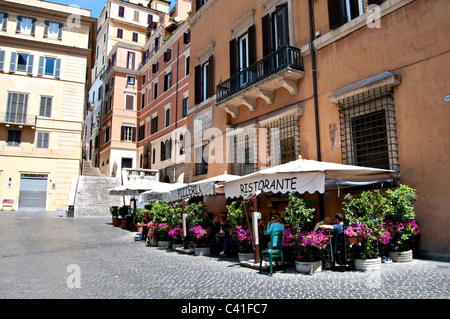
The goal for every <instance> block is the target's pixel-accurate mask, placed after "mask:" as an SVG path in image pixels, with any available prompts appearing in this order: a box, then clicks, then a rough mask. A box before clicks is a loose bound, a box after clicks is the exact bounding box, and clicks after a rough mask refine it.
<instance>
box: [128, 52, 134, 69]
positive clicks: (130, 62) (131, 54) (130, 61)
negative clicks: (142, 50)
mask: <svg viewBox="0 0 450 319" xmlns="http://www.w3.org/2000/svg"><path fill="white" fill-rule="evenodd" d="M135 57H136V54H135V53H134V52H128V57H127V68H129V69H131V70H134V64H135V63H134V62H135Z"/></svg>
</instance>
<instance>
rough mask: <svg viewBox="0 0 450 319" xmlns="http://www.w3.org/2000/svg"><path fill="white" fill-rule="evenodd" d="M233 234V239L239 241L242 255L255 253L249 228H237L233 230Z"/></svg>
mask: <svg viewBox="0 0 450 319" xmlns="http://www.w3.org/2000/svg"><path fill="white" fill-rule="evenodd" d="M231 233H232V236H233V238H234V239H236V241H237V245H238V249H239V252H240V253H251V252H252V251H253V247H252V238H251V236H250V231H249V230H248V229H247V227H243V226H237V227H236V228H232V229H231Z"/></svg>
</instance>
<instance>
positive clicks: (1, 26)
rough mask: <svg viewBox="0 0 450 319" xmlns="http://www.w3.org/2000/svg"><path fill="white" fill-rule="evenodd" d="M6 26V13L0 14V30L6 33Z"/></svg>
mask: <svg viewBox="0 0 450 319" xmlns="http://www.w3.org/2000/svg"><path fill="white" fill-rule="evenodd" d="M7 26H8V14H7V13H6V12H0V30H2V31H6V28H7Z"/></svg>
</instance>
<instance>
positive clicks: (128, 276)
mask: <svg viewBox="0 0 450 319" xmlns="http://www.w3.org/2000/svg"><path fill="white" fill-rule="evenodd" d="M0 233H1V238H0V298H3V299H29V298H37V299H47V298H49V299H59V298H68V299H81V298H83V299H110V298H119V299H124V298H125V299H127V298H132V299H135V298H137V299H141V298H161V299H166V298H169V299H186V298H187V299H205V298H212V299H223V298H225V299H254V298H255V299H290V298H295V299H304V298H308V299H309V298H312V299H324V298H326V299H341V298H343V299H346V298H356V299H361V298H362V299H366V298H375V299H416V298H420V299H436V298H438V299H449V297H450V286H449V285H450V263H448V262H443V261H430V260H418V259H415V260H414V261H413V262H412V263H407V264H395V263H392V264H383V265H382V266H383V267H382V270H381V271H380V272H375V273H362V272H356V271H346V272H343V273H340V272H334V271H323V272H321V273H317V274H315V275H313V276H311V275H303V274H299V273H297V272H296V271H295V269H294V268H290V269H288V270H287V273H283V272H277V273H275V274H274V276H273V277H268V276H266V275H262V274H259V273H258V271H256V270H253V269H249V268H244V267H240V266H239V263H238V261H237V258H225V259H219V258H217V257H216V256H192V255H184V254H180V253H177V252H173V251H170V252H169V251H166V250H162V249H159V248H156V247H146V246H145V244H144V243H143V242H136V241H134V240H133V238H134V235H135V233H133V232H130V231H127V230H124V229H121V228H117V227H113V226H112V225H111V218H109V217H108V218H79V219H73V218H72V219H70V218H66V217H57V216H55V213H54V212H1V213H0ZM77 275H78V277H76V276H77Z"/></svg>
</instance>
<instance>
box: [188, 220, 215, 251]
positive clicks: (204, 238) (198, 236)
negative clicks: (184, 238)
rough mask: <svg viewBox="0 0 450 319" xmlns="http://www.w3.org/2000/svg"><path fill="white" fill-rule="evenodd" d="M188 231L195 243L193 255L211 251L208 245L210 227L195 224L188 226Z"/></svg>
mask: <svg viewBox="0 0 450 319" xmlns="http://www.w3.org/2000/svg"><path fill="white" fill-rule="evenodd" d="M189 233H190V234H191V235H192V239H193V241H194V243H195V247H194V253H195V255H196V256H200V255H209V254H210V253H211V249H210V247H209V242H210V234H211V228H209V227H207V228H204V227H202V226H201V225H197V226H194V227H191V228H189Z"/></svg>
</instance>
